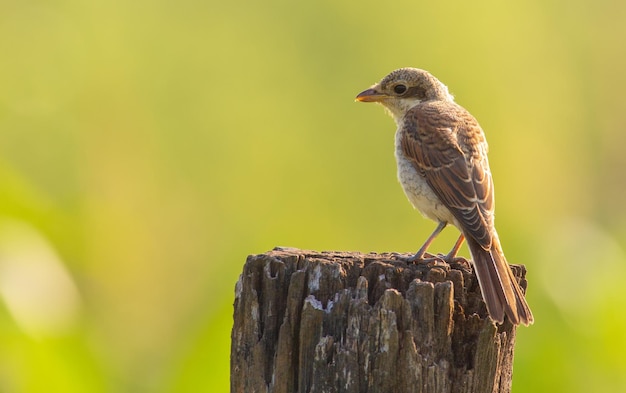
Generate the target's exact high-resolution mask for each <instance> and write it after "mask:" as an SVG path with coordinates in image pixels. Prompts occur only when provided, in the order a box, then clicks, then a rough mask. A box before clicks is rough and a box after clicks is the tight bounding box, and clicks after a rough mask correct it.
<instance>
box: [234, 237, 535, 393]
mask: <svg viewBox="0 0 626 393" xmlns="http://www.w3.org/2000/svg"><path fill="white" fill-rule="evenodd" d="M512 268H513V270H514V272H515V273H516V274H517V275H518V277H521V284H522V287H524V288H525V287H526V281H525V279H524V276H525V273H526V271H525V269H524V267H523V266H516V265H512ZM231 338H232V344H231V392H233V393H240V392H241V393H243V392H245V393H252V392H268V393H269V392H272V393H293V392H300V393H313V392H325V393H332V392H346V393H378V392H381V393H382V392H394V393H395V392H398V393H404V392H406V393H409V392H411V393H413V392H415V393H419V392H423V393H431V392H432V393H443V392H450V393H470V392H472V393H478V392H480V393H483V392H494V393H496V392H497V393H504V392H510V390H511V382H512V366H513V349H514V344H515V327H514V326H513V325H511V324H510V323H509V322H508V321H505V323H504V324H503V325H500V326H498V325H495V324H494V323H493V322H492V321H491V320H490V319H489V318H487V311H486V308H485V305H484V303H483V301H482V297H481V295H480V289H479V287H478V282H477V279H476V276H475V275H474V273H473V271H472V270H471V268H470V267H469V266H468V265H464V264H462V263H460V264H456V265H447V264H441V265H432V264H430V265H428V264H407V263H405V262H403V261H401V260H399V259H398V258H397V257H396V256H395V255H393V254H361V253H358V252H322V253H319V252H314V251H304V250H297V249H283V248H276V249H274V250H272V251H269V252H267V253H265V254H260V255H251V256H249V257H248V259H247V261H246V264H245V266H244V269H243V273H242V274H241V276H240V278H239V281H238V282H237V286H236V297H235V305H234V325H233V330H232V337H231Z"/></svg>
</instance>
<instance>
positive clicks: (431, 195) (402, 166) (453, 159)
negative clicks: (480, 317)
mask: <svg viewBox="0 0 626 393" xmlns="http://www.w3.org/2000/svg"><path fill="white" fill-rule="evenodd" d="M356 101H360V102H375V103H378V104H381V105H382V106H383V107H384V108H385V109H386V111H387V112H388V113H389V114H390V115H391V117H392V118H393V119H394V121H395V123H396V125H397V129H396V134H395V157H396V162H397V168H398V180H399V181H400V184H401V185H402V188H403V190H404V193H405V194H406V196H407V198H408V199H409V201H410V202H411V204H412V205H413V207H415V208H416V209H417V210H419V211H420V212H421V213H422V215H423V216H425V217H426V218H429V219H431V220H433V221H435V222H437V224H438V225H437V227H436V229H435V230H434V232H433V233H432V234H431V235H430V236H429V237H428V238H427V239H426V241H425V242H424V244H423V245H422V247H421V248H420V249H419V250H418V251H417V253H416V254H415V255H414V256H413V257H412V258H410V261H411V262H415V261H419V260H426V259H427V258H424V256H425V255H426V251H427V249H428V247H429V246H430V244H431V243H432V242H433V240H434V239H435V238H436V237H437V235H438V234H439V233H440V232H441V231H442V230H443V229H444V228H445V227H446V226H447V225H448V224H452V225H454V226H455V227H456V228H458V230H459V231H460V232H461V234H460V236H459V238H458V240H457V241H456V243H455V244H454V246H453V248H452V250H451V251H450V252H449V253H448V254H447V255H445V257H444V258H443V259H444V260H445V261H446V262H448V263H449V262H450V261H453V260H454V259H455V258H456V254H457V252H458V251H459V248H460V247H461V245H462V244H463V241H464V240H465V241H467V245H468V248H469V250H470V254H471V257H472V264H473V266H474V271H475V272H476V275H477V277H478V283H479V286H480V290H481V293H482V295H483V299H484V301H485V304H486V306H487V312H488V314H489V316H490V317H491V319H492V320H493V321H495V322H496V323H498V324H502V323H504V319H505V315H506V317H507V318H508V320H509V321H511V323H512V324H514V325H519V324H523V325H526V326H528V325H530V324H532V323H533V322H534V318H533V315H532V312H531V311H530V307H529V306H528V303H527V301H526V298H525V295H524V292H523V291H522V289H521V288H520V286H519V284H518V282H517V280H516V278H515V276H514V275H513V272H512V271H511V268H510V266H509V264H508V262H507V260H506V258H505V256H504V252H503V251H502V246H501V244H500V240H499V238H498V233H497V232H496V228H495V224H494V209H495V205H494V186H493V179H492V175H491V171H490V169H489V161H488V158H487V151H488V147H487V140H486V138H485V133H484V132H483V130H482V128H481V127H480V125H479V124H478V121H477V120H476V118H474V116H472V115H471V114H470V113H469V111H467V110H466V109H465V108H463V107H462V106H460V105H459V104H457V103H456V102H455V101H454V97H453V96H452V95H451V94H450V93H449V91H448V87H447V86H446V85H444V84H443V83H442V82H440V81H439V80H438V79H437V78H436V77H434V76H433V75H432V74H431V73H429V72H428V71H425V70H421V69H417V68H400V69H397V70H395V71H392V72H391V73H389V74H388V75H387V76H385V77H384V78H383V79H382V80H381V81H380V82H378V83H376V84H374V85H372V86H371V87H370V88H368V89H366V90H365V91H363V92H361V93H359V94H358V95H357V96H356Z"/></svg>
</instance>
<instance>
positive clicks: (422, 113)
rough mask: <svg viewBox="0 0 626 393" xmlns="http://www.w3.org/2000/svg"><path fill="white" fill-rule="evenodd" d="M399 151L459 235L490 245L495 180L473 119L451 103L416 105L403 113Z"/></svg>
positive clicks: (485, 146) (480, 133)
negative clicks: (457, 226)
mask: <svg viewBox="0 0 626 393" xmlns="http://www.w3.org/2000/svg"><path fill="white" fill-rule="evenodd" d="M402 150H403V152H404V154H405V155H406V157H408V158H409V159H410V160H411V161H412V162H413V165H415V168H416V169H417V171H418V172H419V173H420V174H421V175H422V176H424V178H425V179H426V181H427V183H428V184H429V185H430V187H431V188H432V189H433V191H434V192H435V194H436V195H437V196H438V197H439V199H440V200H441V202H442V203H443V204H444V205H445V206H446V207H447V208H448V209H449V210H450V211H451V212H452V214H453V215H454V217H455V218H456V219H457V221H458V222H459V224H460V225H461V226H462V228H461V229H462V231H463V233H464V234H465V235H466V236H467V235H469V236H472V238H474V239H475V240H476V241H477V242H478V243H479V244H480V245H481V246H482V247H484V248H485V249H487V250H488V249H490V248H491V242H492V233H493V210H494V196H493V181H492V178H491V172H490V170H489V162H488V161H487V142H486V140H485V137H484V134H483V132H482V129H481V128H480V126H479V125H478V122H477V121H476V119H474V117H473V116H472V115H471V114H470V113H469V112H467V111H466V110H465V109H463V108H461V107H460V106H458V105H456V104H453V103H447V102H433V103H424V104H420V105H417V106H416V107H414V108H412V109H411V110H409V111H408V112H407V114H406V115H405V117H404V126H403V129H402Z"/></svg>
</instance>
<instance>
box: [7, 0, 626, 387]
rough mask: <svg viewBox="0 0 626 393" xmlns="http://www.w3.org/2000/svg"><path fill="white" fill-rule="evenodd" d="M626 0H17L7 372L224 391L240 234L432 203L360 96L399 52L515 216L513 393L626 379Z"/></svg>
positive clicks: (12, 39)
mask: <svg viewBox="0 0 626 393" xmlns="http://www.w3.org/2000/svg"><path fill="white" fill-rule="evenodd" d="M625 14H626V3H624V4H622V3H620V2H607V1H604V2H603V1H600V2H591V1H587V2H581V1H578V2H566V1H557V2H545V1H539V0H531V1H523V2H513V3H511V2H496V1H478V2H476V1H474V2H468V1H429V2H426V1H415V0H411V1H409V0H402V1H396V2H381V1H369V0H366V1H358V2H357V1H351V2H348V1H344V2H341V1H330V0H322V1H308V2H306V1H305V2H299V1H282V0H269V1H263V2H252V1H244V2H241V1H230V2H227V1H223V2H215V1H211V0H209V1H193V0H183V1H178V2H176V1H145V0H137V1H104V0H93V1H91V0H90V1H79V0H60V1H53V2H35V1H30V0H29V1H8V2H7V1H5V2H2V4H1V5H0V299H2V301H3V302H2V304H3V305H2V306H0V348H2V350H1V351H0V391H2V392H52V391H54V392H133V393H134V392H146V393H148V392H149V393H152V392H158V393H161V392H226V391H228V373H229V369H228V368H229V345H230V336H229V334H230V327H231V310H232V308H231V307H232V303H233V299H234V286H235V282H236V280H237V277H238V274H239V272H240V271H241V267H242V264H243V263H244V261H245V258H246V255H247V254H251V253H260V252H264V251H266V250H268V249H270V248H272V247H273V246H275V245H281V246H292V247H300V248H310V249H318V250H325V249H326V250H328V249H336V250H361V251H402V252H408V251H414V250H416V248H418V247H419V245H420V244H421V242H422V240H423V239H424V238H425V237H426V236H427V235H428V234H429V233H430V232H431V231H432V229H433V228H434V226H433V225H434V224H433V223H431V222H428V221H426V220H423V219H422V218H421V217H420V216H419V214H418V213H417V212H415V211H413V210H412V209H411V207H410V204H409V203H408V202H407V201H406V199H405V197H404V195H403V194H402V191H401V189H400V186H399V185H398V184H397V181H396V179H395V163H394V159H393V132H394V127H395V126H394V124H393V122H392V120H391V119H390V118H388V117H387V116H385V115H384V114H383V111H382V110H380V109H378V108H373V107H371V106H368V105H362V104H357V103H354V102H353V99H354V96H355V95H356V94H357V93H358V92H360V91H362V90H363V89H365V88H367V87H368V86H369V85H370V84H372V83H374V82H376V81H378V80H379V79H380V78H381V77H382V76H384V75H386V74H387V73H388V72H389V71H391V70H392V69H395V68H399V67H402V66H412V67H418V68H424V69H427V70H429V71H431V72H432V73H433V74H434V75H436V76H437V77H438V78H439V79H440V80H441V81H442V82H444V83H446V84H447V85H448V86H449V88H450V90H451V92H452V93H453V94H454V95H455V97H456V100H457V102H459V103H460V104H461V105H463V106H465V107H466V108H467V109H469V110H470V111H471V112H472V113H473V114H474V115H475V116H476V117H477V118H478V120H479V122H480V123H481V125H482V126H483V128H484V129H485V132H486V134H487V138H488V140H489V143H490V149H491V152H490V161H491V167H492V170H493V172H494V178H495V184H496V190H497V192H496V196H497V197H496V199H497V220H496V224H497V227H498V229H499V232H500V237H501V240H502V243H503V247H504V249H505V252H506V255H507V257H508V259H509V262H511V263H523V264H526V266H527V268H528V271H529V273H528V279H529V281H530V288H529V291H528V299H529V303H530V304H531V307H532V309H533V312H534V314H535V318H536V323H535V325H534V326H532V327H530V328H520V329H519V330H518V338H517V350H516V364H515V378H514V386H513V391H514V392H567V393H572V392H591V391H593V392H618V391H626V356H624V351H625V350H626V335H625V334H624V332H625V331H626V316H625V315H626V314H624V312H623V310H624V309H625V308H626V289H624V288H626V286H625V285H624V283H623V280H624V277H625V273H626V265H625V264H624V262H625V259H626V258H625V256H624V245H625V243H626V226H625V224H626V210H625V209H624V208H623V198H624V195H625V193H626V181H625V180H626V176H625V175H624V168H626V154H624V153H623V152H624V149H625V146H626V132H625V127H626V110H624V109H625V108H624V98H623V92H624V91H625V90H626V73H625V72H624V70H625V69H626V52H625V49H624V48H625V46H624V37H625V36H626V25H625V24H624V23H623V22H624V17H625ZM456 236H457V233H456V232H455V230H454V229H453V228H449V229H447V230H446V231H445V232H444V234H443V235H442V236H441V238H439V239H438V240H437V241H436V242H435V243H434V245H433V251H435V252H437V251H438V252H446V251H447V250H448V249H449V247H450V246H451V244H452V242H453V241H454V240H455V238H456ZM462 253H463V254H465V255H467V250H466V249H464V250H463V251H462ZM35 376H36V377H35Z"/></svg>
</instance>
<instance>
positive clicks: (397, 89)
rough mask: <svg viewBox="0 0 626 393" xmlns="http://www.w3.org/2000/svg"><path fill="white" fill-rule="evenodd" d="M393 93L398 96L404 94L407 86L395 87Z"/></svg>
mask: <svg viewBox="0 0 626 393" xmlns="http://www.w3.org/2000/svg"><path fill="white" fill-rule="evenodd" d="M393 91H394V92H395V93H396V94H404V93H405V92H406V86H405V85H395V86H394V87H393Z"/></svg>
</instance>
